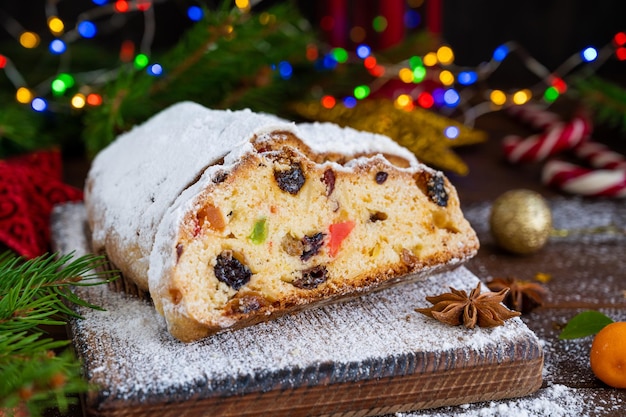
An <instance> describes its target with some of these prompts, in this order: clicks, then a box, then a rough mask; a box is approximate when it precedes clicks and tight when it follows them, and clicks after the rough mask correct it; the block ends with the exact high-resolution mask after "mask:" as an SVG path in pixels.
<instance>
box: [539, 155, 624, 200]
mask: <svg viewBox="0 0 626 417" xmlns="http://www.w3.org/2000/svg"><path fill="white" fill-rule="evenodd" d="M541 180H542V182H543V184H545V185H548V186H552V187H557V188H559V189H561V190H563V191H565V192H568V193H570V194H579V195H583V196H588V197H626V170H618V169H588V168H583V167H581V166H578V165H575V164H571V163H569V162H565V161H559V160H552V161H548V162H546V164H545V165H544V167H543V172H542V178H541Z"/></svg>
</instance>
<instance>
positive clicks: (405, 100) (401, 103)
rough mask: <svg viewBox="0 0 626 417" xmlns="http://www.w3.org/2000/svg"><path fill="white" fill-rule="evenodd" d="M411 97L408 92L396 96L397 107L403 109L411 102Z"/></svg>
mask: <svg viewBox="0 0 626 417" xmlns="http://www.w3.org/2000/svg"><path fill="white" fill-rule="evenodd" d="M411 101H412V100H411V97H410V96H409V95H408V94H400V95H399V96H398V98H396V108H399V109H403V108H405V107H406V106H408V105H409V103H411Z"/></svg>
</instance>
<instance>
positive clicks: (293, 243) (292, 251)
mask: <svg viewBox="0 0 626 417" xmlns="http://www.w3.org/2000/svg"><path fill="white" fill-rule="evenodd" d="M280 247H281V248H282V249H283V250H284V251H285V252H286V253H287V255H291V256H300V255H302V251H303V249H304V245H303V244H302V241H301V240H299V239H296V238H295V237H293V236H291V235H285V237H283V240H282V242H280Z"/></svg>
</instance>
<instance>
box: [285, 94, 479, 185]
mask: <svg viewBox="0 0 626 417" xmlns="http://www.w3.org/2000/svg"><path fill="white" fill-rule="evenodd" d="M293 109H294V111H295V112H296V113H297V114H298V115H300V116H302V117H304V118H306V119H308V120H315V121H320V122H332V123H336V124H338V125H340V126H349V127H351V128H353V129H356V130H362V131H367V132H372V133H379V134H382V135H385V136H388V137H390V138H391V139H393V140H394V141H396V142H397V143H398V144H400V145H402V146H404V147H406V148H408V149H409V150H411V151H412V152H413V153H414V154H415V156H416V157H417V159H418V160H419V161H420V162H422V163H424V164H426V165H431V166H433V167H435V168H439V169H442V170H449V171H452V172H455V173H457V174H460V175H467V173H468V172H469V168H468V167H467V165H466V164H465V163H464V162H463V160H462V159H461V158H460V157H459V156H458V155H457V154H455V153H454V152H453V151H452V150H450V148H452V147H457V146H465V145H473V144H476V143H481V142H484V141H485V140H486V139H487V136H486V134H485V132H483V131H479V130H475V129H472V128H470V127H467V126H465V125H463V124H462V123H459V122H457V121H455V120H452V119H450V118H448V117H445V116H442V115H439V114H436V113H434V112H433V111H430V110H425V109H422V108H414V109H413V110H404V109H399V108H396V107H395V106H394V104H393V102H392V101H390V100H383V99H376V100H373V99H372V100H363V101H359V102H358V103H357V105H356V106H355V107H353V108H348V107H345V106H342V105H337V106H334V107H333V108H331V109H327V108H325V107H323V106H322V105H321V104H320V103H319V102H305V103H298V104H296V105H295V106H294V107H293ZM449 126H455V127H457V128H458V129H459V135H458V136H457V137H456V138H455V139H450V138H448V137H447V136H445V134H444V130H445V129H446V128H448V127H449Z"/></svg>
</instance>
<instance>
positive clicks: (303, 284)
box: [292, 265, 328, 290]
mask: <svg viewBox="0 0 626 417" xmlns="http://www.w3.org/2000/svg"><path fill="white" fill-rule="evenodd" d="M327 274H328V271H327V270H326V267H325V266H323V265H317V266H314V267H313V268H309V269H305V270H304V271H302V276H301V277H300V278H297V279H295V280H294V281H293V282H292V284H293V286H294V287H296V288H301V289H303V290H312V289H313V288H317V286H318V285H320V284H323V283H324V282H326V280H327V279H328V276H327Z"/></svg>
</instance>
